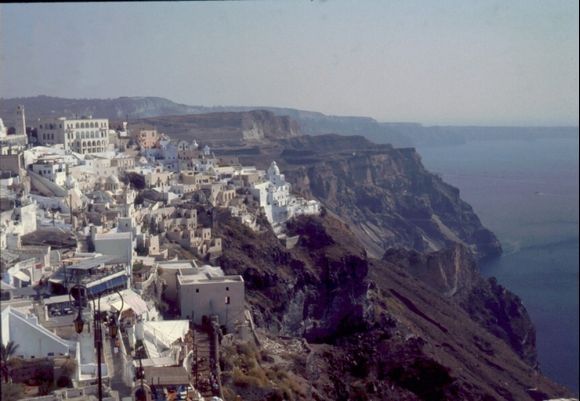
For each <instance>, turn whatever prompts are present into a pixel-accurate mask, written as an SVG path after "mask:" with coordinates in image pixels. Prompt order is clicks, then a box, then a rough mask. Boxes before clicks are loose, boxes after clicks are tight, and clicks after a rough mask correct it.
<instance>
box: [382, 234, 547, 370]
mask: <svg viewBox="0 0 580 401" xmlns="http://www.w3.org/2000/svg"><path fill="white" fill-rule="evenodd" d="M383 260H384V261H387V262H389V263H390V264H392V265H395V266H397V267H399V268H403V269H405V271H407V272H409V273H410V274H411V275H413V276H414V277H416V278H418V279H420V280H421V281H422V282H424V283H425V284H427V285H429V286H430V287H432V288H433V289H435V290H437V292H438V293H440V294H441V295H443V296H445V297H447V298H450V299H452V300H453V301H455V302H456V303H457V304H458V305H460V306H461V307H462V308H463V309H464V310H465V311H466V312H467V313H468V314H469V316H470V317H471V319H472V320H474V321H475V322H477V323H479V324H480V325H481V326H482V327H483V328H485V329H486V330H488V331H489V332H491V333H493V334H494V335H496V336H497V337H499V338H500V339H502V340H503V341H505V342H506V344H508V345H509V346H510V347H511V348H512V349H513V350H514V351H515V352H516V353H517V354H518V355H519V356H520V357H522V359H523V360H524V361H526V362H527V363H529V364H530V365H531V366H536V365H537V361H536V357H537V354H536V331H535V328H534V325H533V323H532V321H531V319H530V317H529V315H528V312H527V311H526V309H525V307H524V305H523V304H522V302H521V300H520V299H519V298H518V297H517V296H516V295H514V294H513V293H511V292H510V291H508V290H507V289H505V288H504V287H502V286H501V285H499V284H498V283H497V282H496V280H495V279H494V278H491V279H488V280H486V279H484V278H482V277H481V276H480V275H479V273H478V271H477V265H476V262H475V260H474V259H473V256H472V255H471V253H470V252H469V251H468V250H467V249H466V248H465V247H464V246H462V245H459V244H456V245H454V246H451V247H449V248H447V249H444V250H441V251H438V252H431V253H418V252H415V251H409V250H403V249H391V250H388V251H387V252H386V253H385V255H384V256H383Z"/></svg>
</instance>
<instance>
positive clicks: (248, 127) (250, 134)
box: [133, 110, 300, 146]
mask: <svg viewBox="0 0 580 401" xmlns="http://www.w3.org/2000/svg"><path fill="white" fill-rule="evenodd" d="M133 123H134V124H143V125H149V126H154V127H155V128H157V130H158V131H160V132H164V133H166V134H167V135H169V136H170V137H171V138H172V139H173V138H174V139H184V140H187V141H191V140H193V139H196V140H197V141H199V142H202V143H205V144H209V145H211V146H243V145H248V144H255V143H264V142H269V141H270V140H274V139H283V138H290V137H293V136H296V135H299V132H300V129H299V127H298V125H297V124H296V123H295V122H294V121H292V120H290V118H288V117H279V116H276V115H274V114H273V113H271V112H269V111H264V110H254V111H247V112H240V113H234V112H223V113H206V114H188V115H177V116H161V117H149V118H142V119H138V120H135V121H133Z"/></svg>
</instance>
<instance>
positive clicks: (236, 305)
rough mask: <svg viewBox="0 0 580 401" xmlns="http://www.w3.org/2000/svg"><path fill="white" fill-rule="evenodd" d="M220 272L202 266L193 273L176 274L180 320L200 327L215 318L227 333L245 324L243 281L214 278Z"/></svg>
mask: <svg viewBox="0 0 580 401" xmlns="http://www.w3.org/2000/svg"><path fill="white" fill-rule="evenodd" d="M217 270H219V271H221V269H219V268H216V267H212V266H204V267H202V268H201V269H199V271H197V272H195V273H193V274H192V273H191V272H184V271H179V274H178V275H177V294H178V298H179V306H180V313H181V318H182V319H190V318H192V319H193V321H194V323H196V324H200V323H201V322H202V318H203V317H204V316H206V317H207V318H210V317H211V316H214V315H215V316H218V318H219V324H220V325H224V326H226V329H227V331H228V332H230V333H231V332H233V331H235V329H236V327H237V326H238V325H240V324H242V323H243V322H244V321H245V317H244V301H245V290H244V279H243V278H242V276H224V275H223V272H222V274H221V275H220V274H216V272H217Z"/></svg>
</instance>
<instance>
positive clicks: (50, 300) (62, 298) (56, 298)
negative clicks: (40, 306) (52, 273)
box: [44, 295, 75, 305]
mask: <svg viewBox="0 0 580 401" xmlns="http://www.w3.org/2000/svg"><path fill="white" fill-rule="evenodd" d="M71 300H72V302H73V303H74V302H75V299H74V298H72V297H69V296H68V295H57V296H54V297H50V298H47V299H45V300H44V304H45V305H53V304H61V303H64V302H71Z"/></svg>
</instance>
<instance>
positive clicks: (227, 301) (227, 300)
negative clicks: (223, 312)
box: [226, 297, 230, 305]
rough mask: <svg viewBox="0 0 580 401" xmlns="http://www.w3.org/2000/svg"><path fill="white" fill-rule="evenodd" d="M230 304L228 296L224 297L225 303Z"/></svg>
mask: <svg viewBox="0 0 580 401" xmlns="http://www.w3.org/2000/svg"><path fill="white" fill-rule="evenodd" d="M229 304H230V297H226V305H229Z"/></svg>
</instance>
